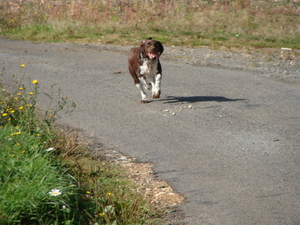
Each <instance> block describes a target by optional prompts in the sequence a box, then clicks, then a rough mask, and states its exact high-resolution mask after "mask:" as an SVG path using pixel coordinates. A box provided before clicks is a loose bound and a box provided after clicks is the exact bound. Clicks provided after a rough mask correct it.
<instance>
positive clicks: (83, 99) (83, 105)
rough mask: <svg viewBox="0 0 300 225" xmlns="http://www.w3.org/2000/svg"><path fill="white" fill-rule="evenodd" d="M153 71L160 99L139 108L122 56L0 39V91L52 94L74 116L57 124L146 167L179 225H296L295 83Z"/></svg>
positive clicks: (167, 66)
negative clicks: (181, 199)
mask: <svg viewBox="0 0 300 225" xmlns="http://www.w3.org/2000/svg"><path fill="white" fill-rule="evenodd" d="M165 54H167V50H166V53H165ZM161 62H162V66H163V81H162V96H161V99H159V100H154V101H152V102H150V103H148V104H141V103H139V100H140V94H139V92H138V90H137V89H136V87H135V86H134V84H133V81H132V78H131V77H130V75H129V73H128V72H127V59H126V52H113V51H109V50H105V49H103V47H100V46H97V45H73V44H59V43H47V44H45V43H33V42H22V41H12V40H5V39H0V66H1V68H5V72H4V75H3V76H4V80H5V81H9V80H11V75H12V74H18V75H21V74H22V73H23V72H24V71H25V69H26V76H25V79H24V82H25V83H26V82H28V79H27V77H29V78H30V79H29V80H31V79H37V80H39V84H40V85H41V89H40V90H41V92H47V93H49V92H50V91H51V89H50V86H51V85H53V84H57V86H56V87H61V89H62V95H63V96H64V95H67V96H69V99H71V100H74V101H75V102H76V104H77V107H76V109H75V111H74V113H73V114H72V115H71V116H69V115H63V116H62V118H61V121H60V122H61V123H63V124H68V125H70V126H72V127H77V128H80V129H83V130H84V131H85V133H86V134H87V135H90V134H93V135H94V136H95V137H96V138H97V139H98V140H99V141H100V142H102V143H105V144H108V145H110V146H111V147H113V148H114V149H116V150H117V151H120V152H122V153H124V154H126V155H128V156H132V157H136V158H137V159H138V160H139V161H147V162H148V161H150V162H153V163H154V165H155V166H154V171H155V172H156V173H157V176H158V177H159V178H162V179H165V180H167V181H168V182H169V183H170V185H171V186H172V187H173V188H174V189H175V191H177V192H179V193H181V194H183V195H184V196H185V197H186V202H185V203H183V204H182V205H181V206H180V208H181V209H182V210H183V212H184V213H185V219H184V222H186V224H191V225H196V224H220V225H227V224H228V225H235V224H236V225H241V224H243V225H248V224H249V225H250V224H261V225H267V224H270V225H276V224H285V225H286V224H295V225H296V224H300V167H299V164H300V152H299V150H300V85H299V82H298V83H287V82H281V81H280V80H276V79H270V78H268V77H267V76H263V75H261V74H256V73H254V72H245V71H236V70H226V69H215V68H208V67H196V66H192V65H187V64H185V63H180V62H179V61H176V62H175V61H168V60H164V56H162V57H161ZM20 64H25V65H26V67H25V68H23V69H22V70H21V69H20V67H19V65H20ZM118 71H120V73H115V72H118ZM41 99H42V100H41V101H40V106H41V107H42V108H44V109H46V107H47V104H46V103H45V101H44V99H45V100H46V99H47V97H46V96H45V95H41Z"/></svg>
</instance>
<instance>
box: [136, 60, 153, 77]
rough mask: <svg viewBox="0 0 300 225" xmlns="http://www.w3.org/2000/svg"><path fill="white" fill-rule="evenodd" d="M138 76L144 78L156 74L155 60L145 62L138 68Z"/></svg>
mask: <svg viewBox="0 0 300 225" xmlns="http://www.w3.org/2000/svg"><path fill="white" fill-rule="evenodd" d="M140 74H141V75H143V76H146V77H153V76H154V75H156V74H157V60H155V61H154V62H151V61H148V60H145V61H144V62H143V64H142V65H141V66H140Z"/></svg>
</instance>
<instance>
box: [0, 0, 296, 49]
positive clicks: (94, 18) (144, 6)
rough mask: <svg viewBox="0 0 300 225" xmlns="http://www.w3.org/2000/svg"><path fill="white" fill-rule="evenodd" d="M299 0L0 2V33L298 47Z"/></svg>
mask: <svg viewBox="0 0 300 225" xmlns="http://www.w3.org/2000/svg"><path fill="white" fill-rule="evenodd" d="M299 15H300V5H299V0H294V1H287V0H276V1H275V0H258V1H257V0H214V1H211V0H203V1H198V0H179V1H166V0H159V1H148V0H147V1H146V0H143V1H140V0H123V1H105V0H104V1H96V0H81V1H77V0H76V1H75V0H68V1H67V0H60V1H54V0H21V1H20V0H15V1H8V0H3V1H2V3H0V34H2V35H6V36H10V37H13V38H18V39H25V40H37V41H76V42H77V41H81V42H100V43H115V44H129V43H139V41H140V40H142V39H144V38H146V37H149V36H152V37H153V38H155V39H159V40H160V41H162V42H163V43H168V45H177V46H178V45H179V46H182V45H184V46H210V47H216V48H218V47H220V46H226V47H242V46H243V47H245V46H246V47H251V48H281V47H286V48H300V44H299V43H300V28H299Z"/></svg>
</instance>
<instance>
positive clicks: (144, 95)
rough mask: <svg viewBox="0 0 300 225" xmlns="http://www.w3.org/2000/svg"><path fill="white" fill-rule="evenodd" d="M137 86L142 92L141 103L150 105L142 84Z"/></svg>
mask: <svg viewBox="0 0 300 225" xmlns="http://www.w3.org/2000/svg"><path fill="white" fill-rule="evenodd" d="M135 86H136V87H137V88H138V89H139V90H140V91H141V96H142V100H141V103H148V99H147V95H146V92H145V90H144V87H143V85H142V83H141V82H139V83H137V84H135Z"/></svg>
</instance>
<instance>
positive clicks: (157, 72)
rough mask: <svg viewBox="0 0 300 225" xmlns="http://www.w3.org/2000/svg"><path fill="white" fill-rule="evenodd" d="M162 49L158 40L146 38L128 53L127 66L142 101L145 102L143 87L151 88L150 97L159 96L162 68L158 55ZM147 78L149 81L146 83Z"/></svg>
mask: <svg viewBox="0 0 300 225" xmlns="http://www.w3.org/2000/svg"><path fill="white" fill-rule="evenodd" d="M163 51H164V47H163V45H162V44H161V43H160V42H159V41H155V40H152V38H147V39H145V40H143V41H142V42H141V45H140V46H139V47H135V48H132V49H131V50H130V52H129V55H128V68H129V72H130V74H131V76H132V78H133V80H134V83H135V85H136V87H137V88H138V89H139V90H140V91H141V96H142V100H141V102H142V103H147V102H148V99H147V95H146V92H145V89H147V90H150V89H152V98H159V97H160V93H161V91H160V88H161V76H162V73H161V72H162V69H161V64H160V62H159V57H160V56H161V54H162V53H163ZM147 79H148V80H149V81H150V83H148V81H147Z"/></svg>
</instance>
